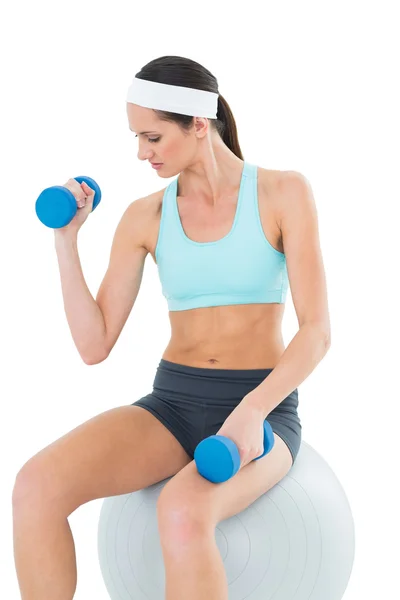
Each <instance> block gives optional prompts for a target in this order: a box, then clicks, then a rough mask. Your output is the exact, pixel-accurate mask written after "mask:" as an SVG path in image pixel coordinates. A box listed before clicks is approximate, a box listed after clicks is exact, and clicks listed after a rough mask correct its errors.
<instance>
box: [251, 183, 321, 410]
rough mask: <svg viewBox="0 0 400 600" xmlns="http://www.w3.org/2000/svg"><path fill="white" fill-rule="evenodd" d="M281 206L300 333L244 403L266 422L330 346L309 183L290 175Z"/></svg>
mask: <svg viewBox="0 0 400 600" xmlns="http://www.w3.org/2000/svg"><path fill="white" fill-rule="evenodd" d="M278 200H279V206H278V207H277V218H278V222H279V227H280V229H281V232H282V240H283V246H284V253H285V257H286V265H287V271H288V277H289V281H290V290H291V294H292V299H293V304H294V307H295V311H296V315H297V319H298V322H299V331H298V332H297V333H296V335H295V336H294V337H293V339H292V340H291V342H290V344H289V345H288V346H287V348H286V349H285V351H284V353H283V354H282V356H281V358H280V359H279V361H278V363H277V364H276V365H275V367H274V369H273V370H272V371H271V373H270V374H269V375H268V377H266V379H265V380H264V381H263V382H262V383H261V384H260V385H258V386H257V387H256V388H254V389H253V390H252V391H251V392H250V393H249V394H247V395H246V396H245V397H244V398H243V400H245V403H246V404H247V403H250V404H251V405H253V406H255V407H256V408H259V409H260V411H261V414H262V415H264V418H266V417H267V416H268V414H269V413H270V412H271V411H272V410H273V409H274V408H275V407H276V406H277V405H278V404H280V403H281V402H282V400H284V399H285V398H286V397H287V396H288V395H289V394H290V393H291V392H292V391H293V390H294V389H296V388H297V387H298V386H299V385H300V384H301V383H302V382H303V381H304V380H305V379H306V378H307V377H308V376H309V375H310V373H312V371H313V370H314V369H315V367H316V366H317V365H318V363H319V362H320V361H321V360H322V358H323V357H324V356H325V354H326V353H327V351H328V349H329V348H330V345H331V329H330V320H329V311H328V300H327V289H326V278H325V271H324V265H323V259H322V253H321V248H320V241H319V229H318V216H317V209H316V205H315V200H314V196H313V192H312V189H311V186H310V183H309V182H308V180H307V179H306V178H305V177H304V175H302V174H301V173H298V172H297V171H286V172H285V173H284V175H283V177H282V181H281V184H280V193H279V199H278Z"/></svg>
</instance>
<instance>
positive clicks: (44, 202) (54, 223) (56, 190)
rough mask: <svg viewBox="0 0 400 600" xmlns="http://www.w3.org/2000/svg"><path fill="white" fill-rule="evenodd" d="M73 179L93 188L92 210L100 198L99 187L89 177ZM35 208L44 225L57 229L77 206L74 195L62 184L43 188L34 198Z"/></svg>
mask: <svg viewBox="0 0 400 600" xmlns="http://www.w3.org/2000/svg"><path fill="white" fill-rule="evenodd" d="M75 180H76V181H77V182H78V183H82V182H83V181H84V182H85V183H86V184H87V185H88V186H89V187H90V188H92V190H94V192H95V194H94V198H93V207H92V211H93V210H94V209H95V208H96V206H97V205H98V204H99V202H100V200H101V190H100V187H99V186H98V184H97V183H96V182H95V180H94V179H92V178H91V177H85V176H80V177H75ZM35 209H36V214H37V216H38V217H39V219H40V221H41V222H42V223H43V224H44V225H46V226H47V227H51V228H53V229H58V228H60V227H64V226H65V225H68V223H70V222H71V221H72V219H73V218H74V216H75V215H76V211H77V210H78V207H77V204H76V198H75V196H74V195H73V194H72V192H71V191H70V190H69V189H68V188H66V187H64V186H62V185H53V186H52V187H49V188H46V189H45V190H43V192H42V193H41V194H40V196H39V197H38V199H37V200H36V204H35Z"/></svg>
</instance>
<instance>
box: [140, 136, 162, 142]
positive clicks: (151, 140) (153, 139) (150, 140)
mask: <svg viewBox="0 0 400 600" xmlns="http://www.w3.org/2000/svg"><path fill="white" fill-rule="evenodd" d="M135 137H138V136H137V135H135ZM159 139H160V138H159V137H158V138H148V140H149V142H158V140H159Z"/></svg>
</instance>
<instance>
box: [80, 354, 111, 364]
mask: <svg viewBox="0 0 400 600" xmlns="http://www.w3.org/2000/svg"><path fill="white" fill-rule="evenodd" d="M107 357H108V354H102V355H101V356H100V357H98V356H97V357H94V356H82V360H83V362H84V363H85V365H98V364H99V363H101V362H103V361H104V360H106V358H107Z"/></svg>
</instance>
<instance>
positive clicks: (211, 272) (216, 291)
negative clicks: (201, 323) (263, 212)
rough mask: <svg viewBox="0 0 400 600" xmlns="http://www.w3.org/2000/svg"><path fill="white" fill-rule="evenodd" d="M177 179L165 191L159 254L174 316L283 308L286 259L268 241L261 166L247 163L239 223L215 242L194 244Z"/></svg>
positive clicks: (163, 280)
mask: <svg viewBox="0 0 400 600" xmlns="http://www.w3.org/2000/svg"><path fill="white" fill-rule="evenodd" d="M177 189H178V177H176V178H175V179H174V180H173V181H172V182H171V183H170V184H169V185H168V187H167V188H166V189H165V191H164V196H163V201H162V208H161V218H160V227H159V234H158V240H157V246H156V249H155V257H156V262H157V269H158V274H159V278H160V281H161V286H162V293H163V295H164V297H165V298H166V300H167V303H168V309H169V310H170V311H176V310H189V309H191V308H203V307H207V306H223V305H231V304H259V303H261V304H268V303H271V302H275V303H284V302H285V300H286V293H287V289H288V284H289V282H288V275H287V269H286V258H285V255H284V254H283V253H282V252H279V251H278V250H276V249H275V248H274V247H273V246H272V245H271V244H270V243H269V242H268V240H267V238H266V237H265V235H264V231H263V228H262V224H261V219H260V214H259V210H258V198H257V166H256V165H252V164H249V163H247V162H244V165H243V171H242V177H241V181H240V189H239V196H238V202H237V206H236V214H235V219H234V222H233V225H232V229H231V230H230V232H229V233H228V234H227V235H226V236H225V237H223V238H221V239H220V240H217V241H215V242H195V241H193V240H191V239H190V238H188V237H187V235H186V234H185V232H184V229H183V227H182V223H181V220H180V216H179V211H178V204H177Z"/></svg>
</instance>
